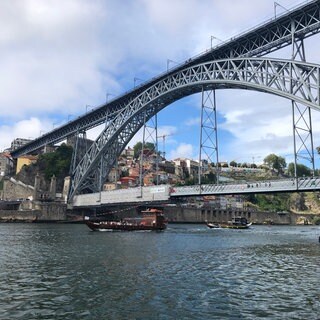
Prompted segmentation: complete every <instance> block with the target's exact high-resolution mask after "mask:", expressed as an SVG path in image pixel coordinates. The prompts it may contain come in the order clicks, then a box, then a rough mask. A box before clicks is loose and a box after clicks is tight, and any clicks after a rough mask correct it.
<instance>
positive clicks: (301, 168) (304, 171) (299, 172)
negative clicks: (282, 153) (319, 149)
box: [288, 162, 311, 177]
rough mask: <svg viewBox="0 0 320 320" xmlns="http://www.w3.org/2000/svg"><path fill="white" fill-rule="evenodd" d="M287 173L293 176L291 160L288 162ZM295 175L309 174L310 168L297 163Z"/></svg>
mask: <svg viewBox="0 0 320 320" xmlns="http://www.w3.org/2000/svg"><path fill="white" fill-rule="evenodd" d="M288 174H289V176H291V177H294V175H295V172H294V163H293V162H291V163H289V165H288ZM297 176H298V177H303V176H311V169H310V168H308V167H307V166H305V165H303V164H299V163H297Z"/></svg>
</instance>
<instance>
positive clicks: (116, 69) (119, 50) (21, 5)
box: [0, 0, 320, 163]
mask: <svg viewBox="0 0 320 320" xmlns="http://www.w3.org/2000/svg"><path fill="white" fill-rule="evenodd" d="M278 3H281V6H277V9H276V10H277V14H280V13H283V12H284V11H285V9H284V8H288V9H289V8H292V7H293V6H296V5H298V4H299V3H300V1H295V0H281V2H278ZM273 16H274V1H271V0H259V1H252V0H201V1H199V0H121V1H119V0H64V1H59V0H10V1H7V0H0V57H1V59H0V70H1V72H0V87H1V90H0V150H3V149H5V148H7V147H9V146H10V143H11V141H12V140H13V139H14V138H17V137H24V138H36V137H38V136H39V135H41V134H43V133H44V132H48V131H50V130H52V129H53V128H56V127H58V126H59V125H62V124H64V123H66V122H67V121H68V120H72V119H73V118H75V117H78V116H79V115H81V114H83V113H85V112H86V111H89V110H91V109H92V108H94V107H97V106H99V105H101V104H103V103H104V102H105V101H106V98H107V97H108V99H111V98H113V97H115V96H117V95H120V94H121V93H123V92H124V91H126V90H129V89H131V88H132V87H133V86H134V84H135V83H136V84H139V83H140V82H142V81H144V80H148V79H149V78H151V77H154V76H156V75H158V74H159V73H162V72H164V71H165V70H166V69H167V66H168V65H169V67H173V66H174V65H175V63H176V62H183V61H185V60H186V59H188V58H189V57H191V56H194V55H197V54H199V53H200V52H203V51H205V50H207V49H209V48H210V46H211V36H214V37H215V38H217V39H213V43H212V44H213V45H218V44H219V40H218V39H221V40H227V39H229V38H231V37H233V36H235V35H237V34H239V33H240V32H243V31H245V30H246V29H249V28H251V27H254V26H255V25H257V24H259V23H261V22H264V21H265V20H267V19H269V18H272V17H273ZM311 39H312V40H311ZM311 39H310V40H308V41H306V52H307V60H308V61H309V62H314V63H320V55H318V52H320V51H319V50H320V48H319V45H317V43H320V41H319V37H318V36H314V37H312V38H311ZM289 52H290V51H288V50H283V51H282V52H276V53H274V54H273V56H277V57H282V58H290V53H289ZM200 102H201V100H200V95H193V96H191V97H189V98H185V99H182V100H180V101H178V102H176V103H174V104H173V105H170V106H168V107H167V108H166V109H164V110H163V111H162V112H160V113H159V115H158V125H159V135H166V138H165V141H163V139H160V141H159V149H161V150H162V149H163V148H165V151H166V154H167V158H169V159H172V158H176V157H178V156H184V157H191V158H195V159H197V158H198V153H199V150H198V149H199V132H200V129H199V118H200ZM217 109H218V112H219V121H218V128H219V153H220V160H221V161H231V160H236V161H237V162H245V161H247V162H252V161H254V162H256V163H259V162H261V161H262V160H263V158H264V157H265V156H266V155H268V154H270V153H276V154H279V155H282V156H285V157H286V159H287V162H289V161H291V160H292V154H293V139H292V118H291V102H290V101H287V100H284V99H282V98H279V97H276V96H271V95H267V94H262V93H255V92H252V91H240V90H220V91H217ZM319 121H320V117H319V115H318V114H317V112H313V129H314V142H315V146H318V145H320V139H319V131H320V126H319V123H320V122H319ZM97 131H98V130H93V131H92V132H90V133H89V135H90V136H91V137H94V136H95V135H96V134H97ZM139 139H140V138H139V136H138V137H135V139H134V141H132V142H131V144H132V145H131V146H133V144H134V143H135V142H136V141H138V140H139Z"/></svg>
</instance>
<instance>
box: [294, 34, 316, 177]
mask: <svg viewBox="0 0 320 320" xmlns="http://www.w3.org/2000/svg"><path fill="white" fill-rule="evenodd" d="M292 37H293V38H295V35H294V34H292ZM297 58H298V59H300V60H301V61H303V62H305V61H306V56H305V49H304V42H303V39H297V40H296V39H293V40H292V59H293V60H296V59H297ZM309 80H310V79H309V78H307V79H306V85H307V86H308V84H309ZM291 103H292V121H293V147H294V171H295V177H296V179H297V177H298V175H297V163H298V161H299V160H306V161H308V162H309V163H310V164H311V169H312V173H313V174H314V171H315V166H314V148H313V136H312V120H311V108H310V106H305V105H301V104H300V103H298V102H296V101H294V100H292V102H291Z"/></svg>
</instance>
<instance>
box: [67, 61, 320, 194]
mask: <svg viewBox="0 0 320 320" xmlns="http://www.w3.org/2000/svg"><path fill="white" fill-rule="evenodd" d="M319 77H320V66H318V65H314V64H309V63H303V62H295V61H291V60H276V59H262V58H242V59H240V58H239V59H227V60H221V61H211V62H207V63H203V64H200V65H196V66H193V67H190V68H186V69H184V70H181V71H179V72H177V73H175V74H174V75H169V76H168V77H166V78H165V79H163V80H161V81H159V82H157V83H156V84H154V85H153V86H151V87H149V88H148V89H147V90H145V91H143V92H142V93H141V94H140V95H138V96H137V97H136V98H135V99H133V100H132V101H131V102H129V103H128V104H127V105H126V106H125V107H123V108H122V109H120V110H119V111H118V112H115V113H113V114H112V118H111V117H108V118H107V119H108V120H107V121H106V127H105V129H104V130H103V132H102V133H101V134H100V136H99V137H98V138H97V140H96V141H95V142H94V143H93V144H92V145H91V147H90V149H89V150H88V152H87V153H86V155H85V156H84V158H83V159H82V160H81V161H80V163H79V165H78V166H77V168H76V169H75V171H74V172H73V174H72V176H73V179H72V185H71V188H70V194H69V196H70V198H72V197H73V195H74V194H75V193H78V192H82V191H85V190H88V191H99V190H100V186H99V182H98V181H100V180H99V179H97V177H96V172H97V170H96V168H97V167H98V166H99V163H100V159H101V157H104V163H106V171H105V172H103V174H102V180H103V181H104V180H105V177H106V175H107V174H108V173H109V170H110V169H111V168H112V166H113V165H114V163H115V159H116V157H117V156H118V154H120V152H121V151H122V150H123V149H124V148H125V146H126V144H127V143H128V142H129V141H130V140H131V138H132V137H133V136H134V134H135V133H136V132H137V131H138V130H139V129H140V128H141V127H142V126H143V124H144V123H145V122H146V121H148V120H149V119H150V118H151V117H152V116H153V115H155V114H156V113H157V112H159V111H160V110H162V109H163V108H164V107H166V106H167V105H169V104H171V103H172V102H174V101H176V100H178V99H180V98H182V97H184V96H187V95H190V94H193V93H196V92H200V91H202V90H211V89H215V88H240V89H251V90H256V91H262V92H267V93H271V94H276V95H279V96H282V97H284V98H287V99H290V100H293V101H295V102H297V103H301V104H303V105H305V106H308V107H311V108H313V109H315V110H318V111H320V106H319V94H320V87H319ZM145 112H146V115H145V114H144V113H145ZM145 118H146V119H145ZM110 119H112V120H110Z"/></svg>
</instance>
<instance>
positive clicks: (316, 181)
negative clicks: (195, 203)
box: [72, 177, 320, 207]
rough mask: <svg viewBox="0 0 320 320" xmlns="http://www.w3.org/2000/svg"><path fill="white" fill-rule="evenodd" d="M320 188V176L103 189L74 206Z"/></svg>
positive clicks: (78, 198) (78, 199)
mask: <svg viewBox="0 0 320 320" xmlns="http://www.w3.org/2000/svg"><path fill="white" fill-rule="evenodd" d="M306 191H320V177H312V178H310V177H308V178H298V179H278V180H266V181H255V182H241V183H233V184H231V183H230V184H229V183H228V184H218V185H213V184H207V185H201V186H200V185H194V186H183V187H172V186H170V185H159V186H150V187H142V188H141V187H137V188H129V189H121V190H112V191H102V192H96V193H91V194H82V195H77V196H75V197H74V198H73V203H72V206H73V207H97V206H100V205H116V204H134V203H137V204H139V203H144V204H152V203H154V202H157V203H159V202H168V201H169V200H174V199H175V198H181V197H191V196H206V195H236V194H239V195H245V194H253V193H277V192H306Z"/></svg>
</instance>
